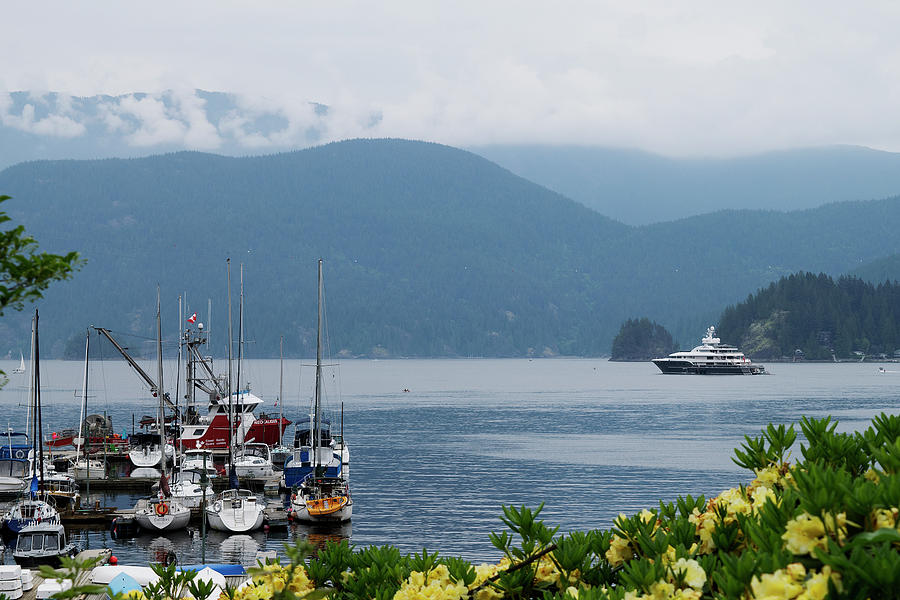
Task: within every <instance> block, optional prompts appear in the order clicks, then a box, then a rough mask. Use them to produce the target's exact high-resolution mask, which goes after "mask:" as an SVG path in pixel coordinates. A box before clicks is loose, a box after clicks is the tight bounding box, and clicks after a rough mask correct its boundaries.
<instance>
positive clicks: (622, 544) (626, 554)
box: [606, 535, 634, 566]
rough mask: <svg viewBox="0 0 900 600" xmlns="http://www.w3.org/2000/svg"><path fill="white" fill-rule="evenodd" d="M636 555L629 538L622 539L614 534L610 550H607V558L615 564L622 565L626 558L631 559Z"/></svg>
mask: <svg viewBox="0 0 900 600" xmlns="http://www.w3.org/2000/svg"><path fill="white" fill-rule="evenodd" d="M632 556H634V552H633V551H632V550H631V545H630V544H629V543H628V540H626V539H622V538H620V537H619V536H617V535H614V536H613V537H612V539H611V540H610V541H609V550H607V551H606V560H608V561H609V562H610V564H612V565H614V566H618V565H621V564H622V563H624V562H625V561H626V560H630V559H631V557H632Z"/></svg>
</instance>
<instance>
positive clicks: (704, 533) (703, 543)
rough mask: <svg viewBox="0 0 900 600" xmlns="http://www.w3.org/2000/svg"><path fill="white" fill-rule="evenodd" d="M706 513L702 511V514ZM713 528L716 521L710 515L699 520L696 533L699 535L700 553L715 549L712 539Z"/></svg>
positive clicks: (707, 552)
mask: <svg viewBox="0 0 900 600" xmlns="http://www.w3.org/2000/svg"><path fill="white" fill-rule="evenodd" d="M708 514H709V513H704V515H708ZM715 530H716V521H715V519H714V518H713V517H712V515H710V516H709V517H707V518H705V519H703V520H702V521H700V524H699V525H698V527H697V534H698V535H699V536H700V549H699V550H700V554H709V553H710V552H712V551H713V550H715V549H716V543H715V542H714V541H713V539H712V534H713V531H715Z"/></svg>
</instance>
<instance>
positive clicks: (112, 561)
mask: <svg viewBox="0 0 900 600" xmlns="http://www.w3.org/2000/svg"><path fill="white" fill-rule="evenodd" d="M109 564H111V565H117V564H119V559H118V558H116V557H115V556H110V557H109Z"/></svg>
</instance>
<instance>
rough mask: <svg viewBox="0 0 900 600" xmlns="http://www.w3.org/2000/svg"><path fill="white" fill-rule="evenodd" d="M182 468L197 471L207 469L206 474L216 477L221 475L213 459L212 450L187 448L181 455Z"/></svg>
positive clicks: (212, 477)
mask: <svg viewBox="0 0 900 600" xmlns="http://www.w3.org/2000/svg"><path fill="white" fill-rule="evenodd" d="M180 467H181V469H182V470H184V471H196V472H197V473H199V472H201V471H203V470H204V469H205V470H206V476H207V477H209V478H210V479H215V478H217V477H218V476H219V472H218V471H217V470H216V466H215V463H214V461H213V452H212V450H201V449H199V448H194V449H192V450H185V451H184V454H183V455H182V457H181V465H180Z"/></svg>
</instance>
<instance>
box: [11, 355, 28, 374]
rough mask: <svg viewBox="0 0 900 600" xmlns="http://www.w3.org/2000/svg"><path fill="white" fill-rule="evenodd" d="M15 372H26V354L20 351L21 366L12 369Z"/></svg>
mask: <svg viewBox="0 0 900 600" xmlns="http://www.w3.org/2000/svg"><path fill="white" fill-rule="evenodd" d="M12 372H13V374H15V375H19V374H21V373H24V372H25V356H23V355H22V353H21V352H19V366H18V367H16V368H15V369H13V370H12Z"/></svg>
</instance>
